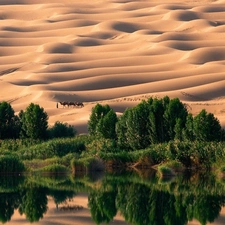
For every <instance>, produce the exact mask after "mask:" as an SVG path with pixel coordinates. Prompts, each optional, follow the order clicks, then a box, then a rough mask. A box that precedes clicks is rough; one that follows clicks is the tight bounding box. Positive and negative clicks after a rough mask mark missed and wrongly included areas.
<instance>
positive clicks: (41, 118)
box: [20, 103, 48, 139]
mask: <svg viewBox="0 0 225 225" xmlns="http://www.w3.org/2000/svg"><path fill="white" fill-rule="evenodd" d="M20 119H21V123H22V133H21V135H22V136H25V137H28V138H31V139H44V138H46V136H47V128H48V115H47V113H46V112H45V111H44V109H43V108H42V107H40V106H39V105H38V104H34V103H31V104H30V105H29V106H28V107H27V108H26V110H25V111H24V112H23V111H20Z"/></svg>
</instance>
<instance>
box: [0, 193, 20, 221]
mask: <svg viewBox="0 0 225 225" xmlns="http://www.w3.org/2000/svg"><path fill="white" fill-rule="evenodd" d="M18 206H19V195H18V193H16V194H14V193H4V194H1V198H0V221H1V222H2V224H4V223H6V222H8V221H10V220H11V218H12V216H13V214H14V210H15V209H16V208H18Z"/></svg>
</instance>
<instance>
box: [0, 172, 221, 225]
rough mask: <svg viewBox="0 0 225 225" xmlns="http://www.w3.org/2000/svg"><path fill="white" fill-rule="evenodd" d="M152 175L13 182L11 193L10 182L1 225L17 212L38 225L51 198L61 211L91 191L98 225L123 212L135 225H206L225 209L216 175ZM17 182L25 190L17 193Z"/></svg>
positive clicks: (0, 202) (1, 208) (0, 201)
mask: <svg viewBox="0 0 225 225" xmlns="http://www.w3.org/2000/svg"><path fill="white" fill-rule="evenodd" d="M149 174H151V176H152V177H148V178H147V177H145V178H143V177H142V176H140V175H138V174H137V173H129V172H126V173H125V174H123V175H122V174H119V173H114V174H105V176H103V177H102V179H101V180H97V181H93V179H91V178H90V177H88V176H87V175H85V176H84V177H76V178H74V177H64V179H56V178H53V177H51V179H47V177H46V179H45V178H43V177H38V176H35V177H32V176H31V177H25V179H24V180H21V181H23V182H21V181H20V182H18V183H17V182H15V181H11V182H9V181H8V183H9V184H10V185H9V189H8V190H6V189H7V184H4V183H3V184H2V186H3V187H4V188H1V189H0V190H4V191H7V192H8V193H2V194H1V196H0V197H1V198H0V221H1V222H3V223H5V222H7V221H9V220H10V219H11V217H12V215H13V213H14V210H15V209H18V210H19V212H20V213H21V214H25V216H26V218H27V220H29V221H30V222H34V221H38V220H39V219H40V218H43V216H44V214H45V213H46V211H47V201H48V200H47V199H48V198H47V196H51V197H52V198H53V200H54V202H55V204H56V207H58V206H59V207H60V204H64V203H65V202H66V201H67V200H70V199H72V198H73V197H74V196H75V195H76V194H77V192H78V191H79V192H80V191H81V192H84V191H87V190H88V192H89V196H88V206H89V208H90V212H91V216H92V219H93V221H95V223H96V224H101V223H109V222H110V221H112V220H113V218H114V217H115V215H116V214H117V212H120V213H121V215H122V216H123V217H124V218H125V220H126V221H127V222H128V223H130V224H132V225H145V224H146V225H147V224H153V225H174V224H176V225H185V224H187V222H188V221H190V220H193V219H196V220H198V221H199V222H200V223H201V224H202V225H206V224H207V223H211V222H213V221H214V220H215V218H217V217H218V215H219V213H220V211H221V208H222V207H223V206H225V194H224V193H225V185H224V183H223V182H221V180H219V182H218V178H217V177H216V176H215V175H213V174H211V173H200V174H196V173H195V174H188V175H189V176H188V177H187V176H183V175H179V176H176V177H174V178H173V179H172V180H170V182H162V180H161V178H159V177H157V176H155V175H154V173H149ZM7 178H8V179H10V177H7ZM40 178H41V179H40ZM54 179H55V181H54ZM3 180H6V179H3ZM13 183H15V184H16V185H19V188H18V186H17V187H15V188H12V185H13Z"/></svg>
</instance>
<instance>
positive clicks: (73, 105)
mask: <svg viewBox="0 0 225 225" xmlns="http://www.w3.org/2000/svg"><path fill="white" fill-rule="evenodd" d="M59 103H60V105H62V106H63V108H64V107H68V108H69V107H80V108H82V107H84V104H83V103H82V102H59ZM56 107H57V108H58V102H57V104H56Z"/></svg>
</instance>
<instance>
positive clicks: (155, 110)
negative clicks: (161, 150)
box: [149, 98, 166, 144]
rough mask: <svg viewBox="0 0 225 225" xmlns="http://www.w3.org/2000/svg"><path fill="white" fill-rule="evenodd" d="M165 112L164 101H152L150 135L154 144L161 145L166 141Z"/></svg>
mask: <svg viewBox="0 0 225 225" xmlns="http://www.w3.org/2000/svg"><path fill="white" fill-rule="evenodd" d="M164 110H165V108H164V104H163V99H156V98H155V99H154V100H152V103H151V108H150V113H149V135H150V140H151V143H152V144H156V143H161V142H164V140H165V135H166V131H165V125H164V118H163V114H164Z"/></svg>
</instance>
